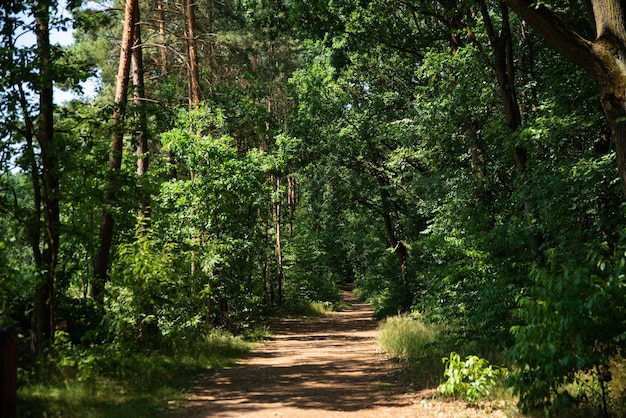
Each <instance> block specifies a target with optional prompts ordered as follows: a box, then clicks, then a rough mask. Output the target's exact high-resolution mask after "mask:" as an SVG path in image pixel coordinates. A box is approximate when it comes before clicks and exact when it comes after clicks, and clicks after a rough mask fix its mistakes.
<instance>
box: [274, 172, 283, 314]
mask: <svg viewBox="0 0 626 418" xmlns="http://www.w3.org/2000/svg"><path fill="white" fill-rule="evenodd" d="M280 186H281V181H280V177H276V191H277V192H279V191H280ZM280 211H281V199H280V198H277V199H276V202H274V224H275V225H276V246H275V248H276V284H277V289H276V292H277V295H276V303H277V305H278V306H281V305H282V304H283V249H282V244H281V225H280V219H281V213H280Z"/></svg>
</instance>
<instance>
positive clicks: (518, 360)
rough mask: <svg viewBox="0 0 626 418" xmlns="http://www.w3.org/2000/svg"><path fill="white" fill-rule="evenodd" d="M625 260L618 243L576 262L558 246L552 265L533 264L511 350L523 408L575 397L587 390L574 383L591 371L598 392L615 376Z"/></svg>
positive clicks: (624, 334) (623, 328)
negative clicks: (613, 361)
mask: <svg viewBox="0 0 626 418" xmlns="http://www.w3.org/2000/svg"><path fill="white" fill-rule="evenodd" d="M625 266H626V254H625V253H624V247H623V245H620V246H619V247H617V248H616V249H614V251H613V254H611V252H610V251H609V250H608V249H606V248H605V249H604V250H602V251H601V252H592V253H590V255H589V256H588V257H587V259H586V265H585V266H578V267H575V266H574V265H572V263H571V262H568V261H567V259H564V258H563V256H562V255H559V254H557V253H552V254H551V266H550V268H546V269H535V270H534V271H533V274H532V276H533V279H534V283H533V286H531V287H530V288H529V290H528V294H526V295H523V296H520V297H519V299H518V304H519V307H520V311H519V314H520V316H521V320H522V321H523V322H522V323H523V325H519V326H515V327H513V330H512V332H513V334H514V335H515V337H516V343H515V345H514V346H513V347H512V348H511V351H510V353H509V357H510V359H511V360H512V361H513V363H514V364H515V365H516V366H517V368H518V369H519V370H517V371H516V373H515V374H514V375H513V376H512V385H513V388H514V389H515V391H516V392H517V393H519V394H520V398H521V405H522V407H523V408H525V409H532V408H537V407H539V408H549V407H550V406H561V405H564V404H565V405H566V404H571V403H572V402H575V401H580V400H581V397H582V399H584V398H587V397H588V396H589V394H588V393H586V392H585V391H576V390H574V391H572V386H571V385H572V384H575V385H574V387H576V386H579V387H580V385H583V386H584V381H586V380H588V377H589V376H593V377H595V382H596V384H597V385H598V386H597V388H596V390H597V391H598V392H597V393H600V392H601V391H603V387H604V386H605V385H606V384H607V383H608V382H609V381H610V380H611V378H610V376H611V373H610V366H611V359H612V358H613V356H614V355H616V354H618V353H619V352H621V350H623V349H624V348H625V343H624V341H626V310H625V309H624V306H626V278H625V274H624V267H625ZM576 383H577V385H576Z"/></svg>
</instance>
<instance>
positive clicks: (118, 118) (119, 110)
mask: <svg viewBox="0 0 626 418" xmlns="http://www.w3.org/2000/svg"><path fill="white" fill-rule="evenodd" d="M136 2H137V0H126V4H125V7H124V28H123V32H122V46H121V50H120V60H119V66H118V70H117V85H116V88H115V107H114V109H113V134H112V135H111V150H110V154H109V177H108V179H107V188H106V193H105V197H104V200H105V206H104V209H103V211H102V221H101V223H100V235H99V248H98V251H97V253H96V256H95V259H94V276H95V279H94V282H93V285H92V297H93V298H94V299H95V300H96V301H99V302H102V298H103V296H104V293H103V292H104V286H105V284H106V281H107V279H108V269H109V258H110V255H111V245H112V242H113V227H114V219H113V212H112V209H111V206H112V205H114V204H115V200H116V192H117V189H118V188H119V173H120V169H121V167H122V151H123V149H122V148H123V139H124V125H123V119H124V114H125V111H126V104H127V91H128V84H129V78H130V74H129V73H130V61H131V59H130V58H131V51H132V45H133V39H132V38H133V32H134V29H133V28H134V26H135V24H136V22H137V20H136V19H135V16H134V12H135V10H136V6H135V3H136Z"/></svg>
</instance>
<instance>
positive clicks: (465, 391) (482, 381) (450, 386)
mask: <svg viewBox="0 0 626 418" xmlns="http://www.w3.org/2000/svg"><path fill="white" fill-rule="evenodd" d="M443 363H444V364H445V365H446V369H445V372H444V377H445V378H446V379H447V380H446V381H445V382H443V383H442V384H441V385H439V387H438V388H437V391H438V392H439V393H441V394H443V395H445V396H456V397H460V398H462V399H465V400H467V401H470V402H475V401H477V400H479V399H482V398H486V397H488V396H489V395H490V394H491V393H492V391H493V390H494V388H495V387H496V386H497V385H498V384H501V381H500V378H503V377H506V375H507V374H508V371H507V369H505V368H496V367H494V366H492V365H490V364H489V362H488V361H487V360H485V359H483V358H479V357H477V356H467V357H466V358H465V360H461V356H460V355H459V354H457V353H454V352H453V353H450V356H449V357H444V358H443Z"/></svg>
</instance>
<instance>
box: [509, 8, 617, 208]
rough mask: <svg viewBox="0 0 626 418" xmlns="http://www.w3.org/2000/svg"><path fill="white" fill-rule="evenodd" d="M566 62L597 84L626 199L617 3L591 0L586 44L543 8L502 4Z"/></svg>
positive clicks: (566, 25)
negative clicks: (590, 27) (589, 35)
mask: <svg viewBox="0 0 626 418" xmlns="http://www.w3.org/2000/svg"><path fill="white" fill-rule="evenodd" d="M503 2H504V3H506V4H507V5H508V6H509V7H510V8H511V9H512V10H513V11H514V12H515V13H516V14H517V15H518V16H520V17H521V18H522V19H524V20H525V21H526V22H528V24H529V25H531V26H532V27H533V29H534V30H535V31H536V32H537V33H538V34H539V35H540V36H542V37H543V38H544V39H545V40H546V41H547V42H548V43H549V44H550V45H552V46H553V47H554V48H555V49H556V50H557V51H559V52H560V53H561V54H562V55H563V56H564V57H565V58H566V59H568V60H569V61H571V62H572V63H574V64H575V65H578V66H579V67H581V68H583V69H585V70H586V71H587V72H588V73H589V74H590V75H591V76H592V77H593V79H594V80H595V81H596V83H597V84H598V90H599V93H600V100H601V102H602V106H603V108H604V112H605V114H606V117H607V120H608V123H609V125H610V127H611V133H612V135H613V140H614V141H615V151H616V155H617V167H618V170H619V177H620V182H621V186H622V192H623V194H624V198H626V126H625V125H624V124H626V119H625V118H624V116H625V115H626V28H625V26H624V25H625V23H626V22H625V16H624V12H625V11H626V10H625V7H624V5H623V4H622V1H620V0H590V4H591V8H590V10H589V12H590V15H591V16H590V20H591V21H592V24H593V25H594V26H595V27H594V28H593V29H594V30H595V34H596V38H595V40H593V41H590V40H587V39H585V38H583V37H582V36H580V35H579V34H578V33H576V32H575V31H574V30H573V29H572V27H570V26H569V25H568V24H567V23H566V22H565V21H564V20H563V19H561V18H560V17H559V16H557V15H556V14H555V13H553V12H552V11H551V10H550V9H548V8H547V7H546V6H544V5H541V4H539V5H537V4H536V3H535V2H534V1H530V0H503Z"/></svg>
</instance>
